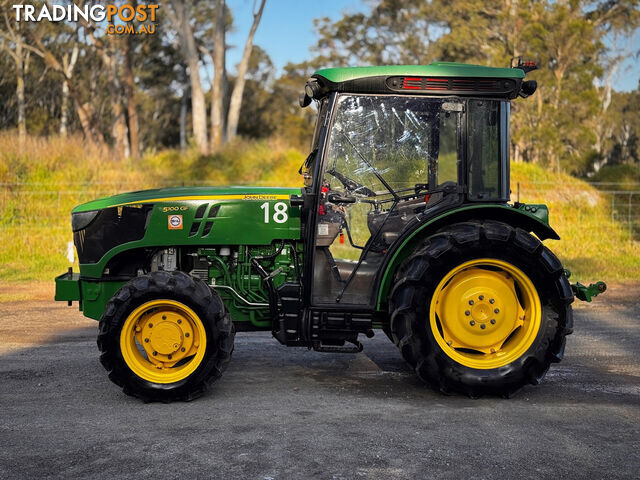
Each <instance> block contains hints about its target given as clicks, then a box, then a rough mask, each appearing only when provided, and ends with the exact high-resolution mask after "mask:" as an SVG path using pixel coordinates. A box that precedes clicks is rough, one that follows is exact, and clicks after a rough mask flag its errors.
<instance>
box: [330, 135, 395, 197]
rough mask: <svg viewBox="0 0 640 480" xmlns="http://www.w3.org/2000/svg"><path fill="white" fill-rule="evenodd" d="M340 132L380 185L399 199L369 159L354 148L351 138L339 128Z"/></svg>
mask: <svg viewBox="0 0 640 480" xmlns="http://www.w3.org/2000/svg"><path fill="white" fill-rule="evenodd" d="M340 133H341V134H342V136H343V137H344V138H345V140H347V142H349V145H351V147H352V148H353V151H354V152H356V153H357V154H358V156H359V157H360V158H361V159H362V161H363V162H364V163H366V164H367V166H368V167H369V168H370V169H371V171H372V172H373V174H374V175H375V176H376V178H377V179H378V180H380V183H382V185H384V188H386V189H387V190H389V193H390V194H391V195H392V196H393V199H394V200H400V197H399V196H398V194H396V192H395V191H394V190H393V188H391V185H389V184H388V183H387V182H386V181H385V179H384V178H382V175H380V172H378V170H376V168H375V167H374V166H373V165H371V163H369V161H368V160H367V159H366V158H364V156H363V155H362V154H361V153H360V151H359V150H358V149H357V148H356V146H355V145H354V144H353V142H352V141H351V139H350V138H349V137H348V136H347V135H346V134H345V133H344V132H343V131H342V130H340Z"/></svg>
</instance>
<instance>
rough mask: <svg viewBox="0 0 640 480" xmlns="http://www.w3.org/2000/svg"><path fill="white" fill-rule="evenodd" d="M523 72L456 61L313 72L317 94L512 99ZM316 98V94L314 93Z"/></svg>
mask: <svg viewBox="0 0 640 480" xmlns="http://www.w3.org/2000/svg"><path fill="white" fill-rule="evenodd" d="M524 77H525V72H524V71H523V70H522V69H521V68H496V67H485V66H482V65H470V64H464V63H455V62H434V63H432V64H430V65H388V66H376V67H345V68H324V69H322V70H318V71H316V72H315V73H314V74H313V75H312V80H315V81H316V82H317V83H318V84H319V86H320V88H319V89H318V93H320V94H321V95H322V94H327V93H329V92H332V91H337V92H350V93H391V92H393V93H404V94H425V95H475V96H478V95H480V96H491V97H503V98H505V97H506V98H515V97H516V96H517V94H518V92H519V91H520V86H521V84H522V80H523V79H524ZM314 98H318V96H314Z"/></svg>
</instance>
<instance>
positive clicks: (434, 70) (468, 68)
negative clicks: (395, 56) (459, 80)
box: [313, 62, 524, 83]
mask: <svg viewBox="0 0 640 480" xmlns="http://www.w3.org/2000/svg"><path fill="white" fill-rule="evenodd" d="M407 75H412V76H435V77H463V78H464V77H483V78H524V72H523V71H522V70H520V69H519V68H496V67H485V66H483V65H470V64H466V63H456V62H434V63H431V64H429V65H386V66H379V67H345V68H323V69H321V70H318V71H317V72H315V73H314V74H313V76H314V77H323V78H325V79H327V80H329V81H330V82H333V83H341V82H346V81H349V80H356V79H360V78H368V77H380V76H386V77H388V76H407Z"/></svg>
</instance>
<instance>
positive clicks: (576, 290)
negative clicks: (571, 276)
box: [571, 282, 607, 302]
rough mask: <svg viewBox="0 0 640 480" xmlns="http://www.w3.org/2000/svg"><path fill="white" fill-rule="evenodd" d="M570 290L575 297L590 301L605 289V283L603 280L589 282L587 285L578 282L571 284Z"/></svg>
mask: <svg viewBox="0 0 640 480" xmlns="http://www.w3.org/2000/svg"><path fill="white" fill-rule="evenodd" d="M571 290H573V294H574V295H575V296H576V298H577V299H579V300H582V301H583V302H590V301H591V299H592V298H593V297H597V296H598V295H599V294H601V293H603V292H605V291H606V290H607V284H606V283H604V282H596V283H591V284H590V285H589V286H588V287H587V286H585V285H582V284H581V283H579V282H576V283H572V284H571Z"/></svg>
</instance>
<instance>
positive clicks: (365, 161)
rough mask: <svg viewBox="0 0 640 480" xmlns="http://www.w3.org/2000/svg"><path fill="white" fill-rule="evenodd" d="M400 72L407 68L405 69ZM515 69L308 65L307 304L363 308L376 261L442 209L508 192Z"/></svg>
mask: <svg viewBox="0 0 640 480" xmlns="http://www.w3.org/2000/svg"><path fill="white" fill-rule="evenodd" d="M408 74H409V75H410V76H409V75H408ZM523 77H524V72H523V71H522V70H520V69H504V68H487V67H480V66H470V65H459V64H449V63H446V64H445V63H437V64H432V65H428V66H422V67H415V66H409V67H402V66H394V67H363V68H348V69H328V70H321V71H319V72H316V74H315V75H314V76H313V77H312V78H311V79H310V80H309V82H308V83H307V85H306V88H305V93H304V94H303V96H302V97H301V99H300V103H301V105H303V106H304V105H305V104H309V103H310V102H311V99H314V100H315V101H316V102H317V106H318V112H319V113H318V121H317V125H316V130H315V133H314V137H313V145H312V153H311V155H309V157H308V159H307V161H306V162H305V165H304V169H303V174H304V176H305V185H306V188H305V195H306V196H307V197H308V199H307V200H306V202H305V206H306V207H308V208H307V212H306V214H307V215H306V217H307V218H306V220H307V221H306V224H305V225H306V231H305V235H304V238H306V241H307V246H308V248H307V251H308V252H313V254H312V255H311V256H310V259H311V263H312V265H310V270H311V272H309V273H310V274H311V275H310V276H309V277H308V278H312V283H313V284H312V287H311V288H310V289H309V290H310V292H312V293H311V298H309V301H310V303H311V304H312V305H318V306H320V305H334V306H335V305H336V304H340V305H342V306H343V307H344V306H348V305H360V306H361V305H370V304H372V303H373V302H374V301H375V298H374V297H375V295H374V293H375V291H376V290H377V289H376V288H374V287H375V283H376V282H377V281H379V279H378V278H377V276H378V274H379V272H381V270H382V269H381V267H382V266H383V263H385V258H386V257H387V255H388V254H389V252H390V251H392V250H393V247H394V246H396V245H397V244H398V242H401V241H402V238H403V237H404V236H405V234H407V233H409V232H411V231H413V230H414V229H415V228H416V226H417V225H419V224H420V223H421V222H424V221H425V220H427V219H429V218H430V217H433V216H435V215H438V214H440V213H442V212H443V211H446V210H453V209H455V208H456V207H459V206H462V205H463V204H465V203H468V204H481V203H492V204H506V203H507V202H508V201H509V100H510V99H511V98H514V97H515V96H517V94H518V93H519V90H520V89H521V87H522V78H523Z"/></svg>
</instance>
